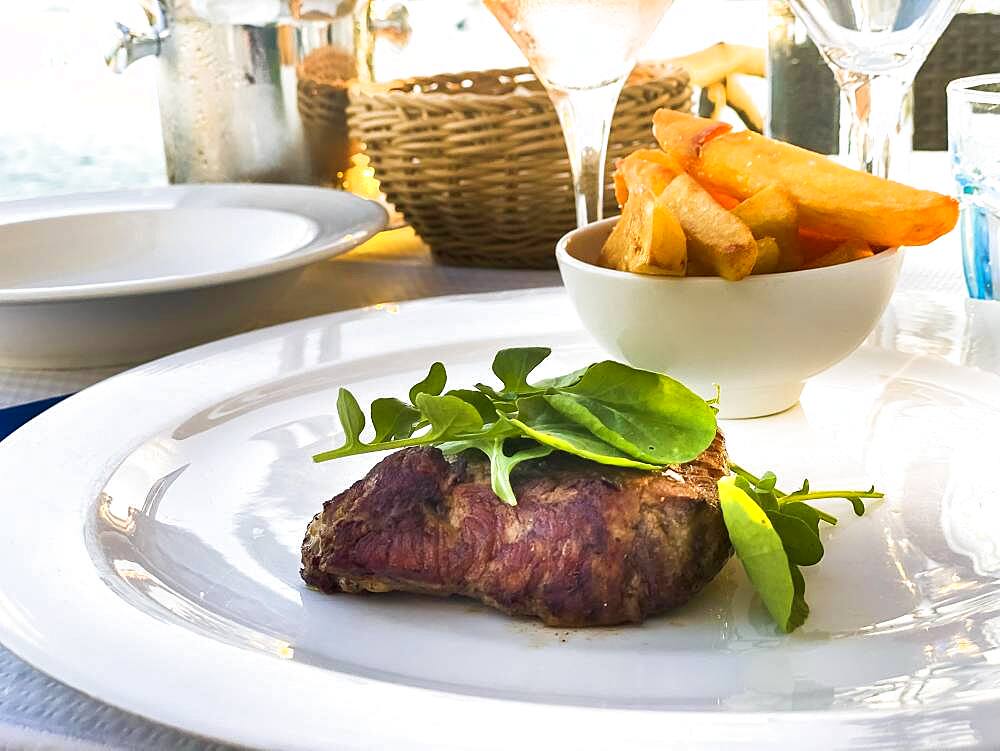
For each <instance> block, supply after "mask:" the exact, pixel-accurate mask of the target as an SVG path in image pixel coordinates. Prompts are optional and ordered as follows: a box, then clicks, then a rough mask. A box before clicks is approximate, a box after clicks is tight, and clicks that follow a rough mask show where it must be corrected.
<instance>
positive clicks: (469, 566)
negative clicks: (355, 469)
mask: <svg viewBox="0 0 1000 751" xmlns="http://www.w3.org/2000/svg"><path fill="white" fill-rule="evenodd" d="M480 457H482V455H481V454H477V453H473V452H467V453H466V454H463V455H462V456H460V457H458V458H457V459H455V460H452V461H449V460H447V459H445V457H444V456H443V455H442V454H441V452H440V451H438V450H437V449H433V448H423V447H421V448H410V449H404V450H402V451H399V452H397V453H395V454H392V455H390V456H388V457H387V458H385V459H384V460H382V461H381V462H380V463H379V464H378V465H377V466H375V467H374V468H373V469H372V470H371V472H369V473H368V475H367V476H366V477H365V478H364V479H362V480H360V481H359V482H356V483H355V484H354V485H353V486H352V487H351V488H349V489H348V490H346V491H345V492H343V493H341V494H340V495H338V496H336V497H335V498H333V499H332V500H330V501H327V502H326V503H325V504H324V505H323V510H322V511H321V512H320V513H319V514H317V515H316V516H315V517H314V518H313V520H312V522H311V523H310V524H309V528H308V530H307V532H306V537H305V540H304V541H303V543H302V578H303V579H304V580H305V581H306V583H307V584H309V585H311V586H313V587H316V588H318V589H320V590H322V591H324V592H362V591H368V592H387V591H390V590H400V591H406V592H419V593H424V594H433V595H443V596H445V595H453V594H457V595H464V596H466V597H472V598H475V599H478V600H481V601H482V602H484V603H486V604H488V605H491V606H493V607H495V608H499V609H500V610H503V611H505V612H507V613H511V614H516V615H529V616H537V617H538V618H541V619H542V620H543V621H544V622H545V623H546V624H548V625H550V626H597V625H613V624H618V623H627V622H639V621H642V620H643V619H644V618H646V617H647V616H650V615H653V614H655V613H659V612H662V611H664V610H667V609H669V608H673V607H676V606H678V605H681V604H682V603H684V602H686V601H687V600H689V599H690V598H691V597H692V596H693V595H694V594H696V593H697V592H698V591H699V590H700V589H701V588H702V587H704V586H705V585H706V584H707V583H708V582H709V581H711V580H712V579H713V578H714V577H715V575H716V574H717V573H718V572H719V571H720V569H721V568H722V566H723V565H724V564H725V563H726V561H727V560H728V558H729V556H730V555H731V553H732V548H731V546H730V542H729V536H728V534H727V533H726V527H725V524H724V522H723V518H722V511H721V510H720V508H719V500H718V494H717V490H716V481H717V480H718V479H719V478H720V477H721V476H722V475H723V474H724V473H725V471H726V469H725V468H726V456H725V447H724V444H723V440H722V436H721V435H719V436H717V437H716V439H715V442H714V443H713V444H712V446H711V447H710V448H709V449H708V450H707V451H706V452H705V453H704V454H702V456H701V457H700V458H699V459H697V460H696V461H694V462H691V463H690V464H686V465H683V466H681V467H678V468H677V469H676V471H674V470H668V471H667V472H664V473H662V474H657V473H650V472H642V471H637V470H629V469H619V468H616V467H608V466H602V465H597V464H594V463H591V462H586V461H582V460H578V459H576V458H575V457H572V456H569V455H566V454H560V453H556V454H553V455H551V456H550V457H548V458H546V459H542V460H539V461H532V462H526V463H525V464H522V465H520V466H519V467H518V468H517V469H516V470H515V472H514V475H513V478H512V479H513V485H514V490H515V492H516V493H517V497H518V505H517V506H514V507H511V506H507V505H505V504H503V503H501V502H500V501H499V500H498V499H497V498H496V496H495V495H494V494H493V492H492V490H491V489H490V481H489V464H488V462H487V461H486V460H485V457H482V458H480Z"/></svg>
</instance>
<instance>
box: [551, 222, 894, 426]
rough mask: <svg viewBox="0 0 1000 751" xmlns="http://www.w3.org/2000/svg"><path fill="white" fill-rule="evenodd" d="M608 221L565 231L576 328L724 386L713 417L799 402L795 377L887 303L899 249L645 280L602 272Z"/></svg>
mask: <svg viewBox="0 0 1000 751" xmlns="http://www.w3.org/2000/svg"><path fill="white" fill-rule="evenodd" d="M617 221H618V219H617V218H614V219H607V220H605V221H603V222H596V223H594V224H590V225H588V226H586V227H582V228H580V229H578V230H574V231H573V232H570V233H569V234H568V235H566V236H565V237H564V238H563V239H562V240H560V241H559V244H558V246H557V247H556V258H557V260H558V262H559V270H560V272H561V273H562V278H563V282H564V283H565V285H566V289H567V291H568V292H569V296H570V299H571V300H572V301H573V304H574V306H575V307H576V310H577V312H578V313H579V315H580V319H581V320H582V321H583V325H584V326H585V327H586V329H587V330H588V331H589V332H590V334H591V335H592V336H593V337H594V338H595V339H596V340H597V342H598V343H599V344H600V345H601V346H602V347H604V348H605V349H606V350H608V352H609V353H611V354H612V355H613V356H614V357H616V358H619V359H622V360H624V361H625V362H628V363H630V364H631V365H634V366H635V367H638V368H644V369H647V370H656V371H660V372H664V373H667V374H669V375H670V376H672V377H674V378H676V379H677V380H679V381H682V382H683V383H685V384H686V385H688V386H689V387H690V388H692V389H694V390H695V391H697V392H698V393H700V394H702V395H704V396H706V397H708V396H711V395H713V394H714V392H715V384H719V386H720V387H721V389H722V401H721V405H720V406H721V408H720V417H725V418H744V417H761V416H764V415H769V414H774V413H776V412H781V411H783V410H785V409H788V408H789V407H791V406H793V405H795V403H796V402H798V399H799V395H800V394H801V392H802V387H803V384H804V381H805V380H806V379H807V378H809V377H811V376H814V375H816V374H817V373H820V372H822V371H824V370H826V369H827V368H829V367H831V366H832V365H834V364H836V363H837V362H839V361H840V360H842V359H844V358H845V357H847V355H849V354H850V353H851V352H853V351H854V350H855V349H857V347H858V346H859V345H860V344H861V343H862V342H863V341H864V340H865V338H866V337H867V336H868V334H869V333H871V331H872V329H873V328H874V327H875V324H876V323H877V322H878V319H879V318H880V317H881V316H882V313H883V311H884V310H885V308H886V306H887V305H888V303H889V298H890V297H891V296H892V292H893V289H894V288H895V286H896V280H897V278H898V277H899V270H900V267H901V266H902V260H903V257H902V253H900V251H899V249H898V248H891V249H889V250H885V251H883V252H881V253H879V254H877V255H876V256H874V257H872V258H866V259H864V260H860V261H854V262H852V263H846V264H842V265H840V266H831V267H828V268H823V269H812V270H807V271H792V272H788V273H784V274H770V275H766V276H754V277H749V278H747V279H743V280H742V281H739V282H729V281H726V280H724V279H720V278H716V277H686V278H671V277H654V276H643V275H640V274H630V273H626V272H622V271H613V270H610V269H604V268H601V267H599V266H597V265H595V264H596V260H597V257H598V255H599V254H600V251H601V246H602V245H603V244H604V241H605V239H606V238H607V236H608V235H609V234H610V233H611V229H612V227H614V225H615V223H616V222H617Z"/></svg>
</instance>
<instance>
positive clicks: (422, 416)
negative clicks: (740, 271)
mask: <svg viewBox="0 0 1000 751" xmlns="http://www.w3.org/2000/svg"><path fill="white" fill-rule="evenodd" d="M550 354H551V350H549V349H548V348H547V347H520V348H516V349H506V350H501V351H500V352H498V353H497V355H496V357H495V358H494V361H493V374H494V375H495V376H496V377H497V378H498V379H499V381H500V384H501V385H500V388H499V389H498V388H496V387H495V386H490V385H488V384H482V383H479V384H476V385H475V387H474V388H457V389H451V390H449V391H447V392H445V388H446V386H447V384H448V373H447V370H446V369H445V366H444V365H443V364H442V363H439V362H436V363H434V364H433V365H431V367H430V369H429V370H428V372H427V375H426V376H425V377H424V378H423V379H421V380H420V381H419V382H418V383H416V384H414V385H413V387H412V388H410V390H409V393H408V394H407V397H408V401H403V400H401V399H398V398H395V397H381V398H378V399H375V400H374V401H372V403H371V408H370V412H371V426H372V431H373V434H372V437H371V439H370V440H367V441H366V440H365V439H363V437H362V434H363V433H364V432H365V427H366V424H367V420H366V418H365V414H364V412H363V411H362V409H361V407H360V405H359V404H358V401H357V399H356V398H355V397H354V395H353V394H352V393H351V392H350V391H348V390H347V389H343V388H342V389H340V390H339V392H338V394H337V415H338V417H339V419H340V424H341V429H342V431H343V434H344V442H343V445H342V446H340V447H339V448H336V449H334V450H332V451H326V452H323V453H321V454H317V455H316V456H314V457H313V460H314V461H316V462H324V461H328V460H331V459H338V458H341V457H345V456H354V455H357V454H365V453H370V452H376V451H390V450H394V449H401V448H406V447H408V446H436V447H438V448H439V449H440V450H441V451H442V452H444V453H445V454H446V455H455V454H459V453H462V452H464V451H478V452H481V453H482V454H484V455H485V456H486V457H487V458H488V459H489V462H490V480H491V485H492V488H493V492H494V493H495V494H496V496H497V498H499V499H500V500H501V501H503V502H505V503H508V504H511V505H515V504H516V503H517V492H516V490H515V487H514V485H515V483H514V482H513V481H512V479H511V477H512V473H513V472H514V471H515V469H516V468H517V467H518V466H519V465H521V464H523V463H524V462H527V461H533V460H537V459H542V458H544V457H546V456H549V455H550V454H552V453H553V452H556V451H559V452H563V453H567V454H572V455H574V456H578V457H580V458H582V459H586V460H588V461H592V462H595V463H598V464H604V465H611V466H616V467H627V468H632V469H636V470H646V471H651V472H660V471H663V470H665V469H667V468H668V467H670V466H673V465H678V464H683V463H685V462H689V461H692V460H694V459H696V458H697V457H698V456H700V455H701V454H702V453H703V452H704V451H705V450H706V449H707V448H708V447H709V446H710V445H711V443H712V441H713V440H714V438H715V435H716V433H717V431H718V425H717V422H716V407H717V405H718V402H719V393H718V389H716V395H715V397H714V398H713V399H710V400H708V401H706V400H704V399H702V398H701V397H699V396H698V395H697V394H695V393H694V392H692V391H690V390H689V389H688V388H686V387H685V386H684V385H683V384H681V383H679V382H677V381H675V380H673V379H672V378H668V377H667V376H665V375H661V374H659V373H651V372H649V371H645V370H639V369H637V368H631V367H629V366H627V365H622V364H621V363H617V362H612V361H604V362H598V363H594V364H592V365H590V366H588V367H586V368H582V369H580V370H575V371H573V372H571V373H567V374H565V375H561V376H555V377H551V378H546V379H543V380H538V381H536V382H534V383H532V382H531V381H529V378H530V377H531V375H532V373H534V371H535V370H536V368H538V366H539V365H541V364H542V363H543V362H544V361H545V359H546V358H547V357H548V356H549V355H550ZM730 470H731V471H732V475H730V476H727V477H724V478H722V479H721V480H720V481H719V498H720V505H721V509H722V514H723V518H724V520H725V523H726V528H727V530H728V531H729V537H730V539H731V540H732V543H733V548H734V549H735V551H736V555H737V556H738V557H739V559H740V561H741V562H742V563H743V567H744V569H745V570H746V572H747V576H748V577H749V578H750V581H751V582H752V583H753V585H754V587H755V588H756V590H757V592H758V593H759V595H760V597H761V600H762V602H763V604H764V606H765V607H766V608H767V611H768V612H769V613H770V614H771V617H772V618H774V621H775V623H777V624H778V626H779V628H781V629H782V630H783V631H786V632H788V631H792V630H794V629H796V628H798V627H799V626H801V625H802V623H803V622H804V621H805V619H806V617H807V616H808V615H809V606H808V604H807V603H806V600H805V585H806V583H805V577H804V576H803V575H802V572H801V570H800V567H801V566H814V565H816V564H817V563H819V561H820V560H821V559H822V558H823V554H824V547H823V542H822V539H821V535H820V533H821V523H822V524H831V525H832V524H836V523H837V519H836V517H834V516H832V515H831V514H829V513H827V512H826V511H823V510H820V509H818V508H815V507H814V506H813V505H812V503H813V502H815V501H821V500H826V499H831V498H840V499H843V500H846V501H848V502H849V503H850V504H851V506H852V508H853V509H854V512H855V513H856V514H858V515H859V516H860V515H862V514H864V513H865V503H864V502H865V500H869V499H877V498H881V497H882V494H881V493H878V492H876V491H875V489H874V487H873V488H871V489H870V490H867V491H858V490H831V491H815V490H812V489H811V488H810V486H809V481H808V480H805V481H804V482H803V483H802V486H801V487H800V488H799V490H797V491H795V492H794V493H784V492H782V491H781V490H779V489H778V487H777V484H778V478H777V477H776V476H775V475H774V473H772V472H767V473H765V474H763V475H762V476H760V477H757V476H755V475H753V474H751V473H750V472H747V471H746V470H745V469H743V468H742V467H739V466H738V465H735V464H733V465H730Z"/></svg>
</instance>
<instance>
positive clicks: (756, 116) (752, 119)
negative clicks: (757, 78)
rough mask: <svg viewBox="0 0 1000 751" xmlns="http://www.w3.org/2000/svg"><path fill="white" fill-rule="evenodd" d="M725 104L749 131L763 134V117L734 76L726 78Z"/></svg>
mask: <svg viewBox="0 0 1000 751" xmlns="http://www.w3.org/2000/svg"><path fill="white" fill-rule="evenodd" d="M726 104H728V105H729V106H730V107H731V108H732V109H733V112H735V113H736V114H737V115H739V116H740V120H742V121H743V124H744V125H746V126H747V127H748V128H749V129H750V130H752V131H754V132H755V133H763V132H764V116H763V115H761V114H760V110H759V109H757V105H756V104H755V103H754V101H753V99H751V97H750V94H749V93H747V90H746V89H745V88H743V85H742V84H741V83H740V82H739V81H737V80H736V78H735V77H734V76H726Z"/></svg>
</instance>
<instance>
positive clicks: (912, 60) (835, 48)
mask: <svg viewBox="0 0 1000 751" xmlns="http://www.w3.org/2000/svg"><path fill="white" fill-rule="evenodd" d="M960 4H961V0H791V6H792V10H794V11H795V14H796V15H797V16H798V17H799V18H800V19H801V20H802V22H803V23H804V24H805V26H806V29H807V30H808V31H809V36H811V37H812V39H813V41H814V42H815V43H816V46H817V47H819V51H820V53H821V54H822V55H823V58H824V59H825V60H826V62H827V65H829V66H830V69H831V70H832V71H833V74H834V76H835V77H836V79H837V84H838V85H839V86H840V92H841V106H840V153H841V156H846V158H847V160H848V162H849V163H850V165H851V166H853V167H857V168H858V169H861V170H864V171H865V172H871V173H872V174H875V175H878V176H880V177H888V176H889V169H890V166H889V165H890V157H891V155H892V152H893V149H894V146H895V143H894V142H895V141H898V140H899V139H898V135H899V132H900V123H901V120H902V117H903V110H904V107H903V102H904V99H905V97H906V93H907V91H909V89H910V87H911V86H912V85H913V79H914V78H916V75H917V72H918V71H919V70H920V67H921V66H922V65H923V64H924V60H926V59H927V55H928V53H930V51H931V48H932V47H933V46H934V43H935V42H936V41H937V39H938V37H940V36H941V34H942V33H943V32H944V30H945V27H947V26H948V24H949V23H950V22H951V19H952V16H954V15H955V11H956V10H957V9H958V6H959V5H960Z"/></svg>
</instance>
